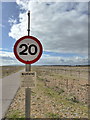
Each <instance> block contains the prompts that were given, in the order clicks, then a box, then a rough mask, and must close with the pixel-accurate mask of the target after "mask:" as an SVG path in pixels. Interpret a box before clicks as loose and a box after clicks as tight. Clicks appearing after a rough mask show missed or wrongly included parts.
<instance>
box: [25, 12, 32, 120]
mask: <svg viewBox="0 0 90 120" xmlns="http://www.w3.org/2000/svg"><path fill="white" fill-rule="evenodd" d="M27 31H28V36H29V35H30V11H28V30H27ZM25 69H26V72H30V71H31V65H30V64H26V68H25ZM30 97H31V88H26V89H25V118H26V119H27V118H30V102H31V98H30Z"/></svg>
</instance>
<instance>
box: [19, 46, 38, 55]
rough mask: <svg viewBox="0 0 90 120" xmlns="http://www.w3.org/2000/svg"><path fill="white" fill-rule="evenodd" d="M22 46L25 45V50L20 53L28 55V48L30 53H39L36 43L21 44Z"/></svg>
mask: <svg viewBox="0 0 90 120" xmlns="http://www.w3.org/2000/svg"><path fill="white" fill-rule="evenodd" d="M22 47H24V50H22V51H21V52H19V54H20V55H27V54H28V53H27V52H26V51H27V50H28V52H29V54H31V55H35V54H36V53H37V46H36V45H34V44H31V45H29V46H27V45H26V44H21V45H20V46H19V48H22ZM32 47H34V49H35V51H34V52H32V51H31V49H32Z"/></svg>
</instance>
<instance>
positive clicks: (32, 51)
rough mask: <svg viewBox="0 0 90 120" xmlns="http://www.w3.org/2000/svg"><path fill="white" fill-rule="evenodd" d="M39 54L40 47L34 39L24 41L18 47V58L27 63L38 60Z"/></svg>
mask: <svg viewBox="0 0 90 120" xmlns="http://www.w3.org/2000/svg"><path fill="white" fill-rule="evenodd" d="M39 52H40V49H39V45H38V44H37V42H36V41H34V40H32V39H24V40H22V41H21V42H20V43H19V44H18V46H17V54H18V56H19V57H20V58H21V59H23V60H25V61H32V60H34V59H36V58H37V56H38V55H39Z"/></svg>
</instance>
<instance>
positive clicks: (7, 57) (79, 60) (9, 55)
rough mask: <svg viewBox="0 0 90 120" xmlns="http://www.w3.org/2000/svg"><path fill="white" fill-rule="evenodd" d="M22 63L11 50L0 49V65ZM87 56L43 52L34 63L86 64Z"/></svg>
mask: <svg viewBox="0 0 90 120" xmlns="http://www.w3.org/2000/svg"><path fill="white" fill-rule="evenodd" d="M16 64H17V65H23V64H22V63H21V62H19V61H18V60H17V59H16V58H15V56H14V53H13V52H5V51H0V66H2V65H16ZM86 64H88V58H87V57H85V58H83V57H78V56H74V57H60V56H51V55H49V54H43V55H42V57H41V58H40V60H39V61H37V62H36V63H34V65H86Z"/></svg>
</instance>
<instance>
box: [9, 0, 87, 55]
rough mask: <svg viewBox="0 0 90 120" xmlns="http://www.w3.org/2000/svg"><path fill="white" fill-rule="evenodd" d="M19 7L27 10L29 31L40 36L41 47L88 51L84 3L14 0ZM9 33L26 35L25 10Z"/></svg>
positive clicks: (64, 50)
mask: <svg viewBox="0 0 90 120" xmlns="http://www.w3.org/2000/svg"><path fill="white" fill-rule="evenodd" d="M17 4H18V5H19V6H20V8H21V9H24V10H26V11H27V10H30V11H31V35H33V36H36V37H37V38H39V39H40V41H41V42H42V44H43V47H44V50H45V51H52V52H61V53H79V54H87V52H88V16H87V9H88V3H73V2H72V3H58V2H54V3H45V2H30V1H28V0H27V2H26V0H23V1H21V0H17ZM19 20H20V22H19V23H13V25H12V27H11V32H10V33H9V36H11V37H12V38H14V39H16V40H17V39H18V38H20V37H22V36H24V35H27V12H24V13H20V14H19Z"/></svg>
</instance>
